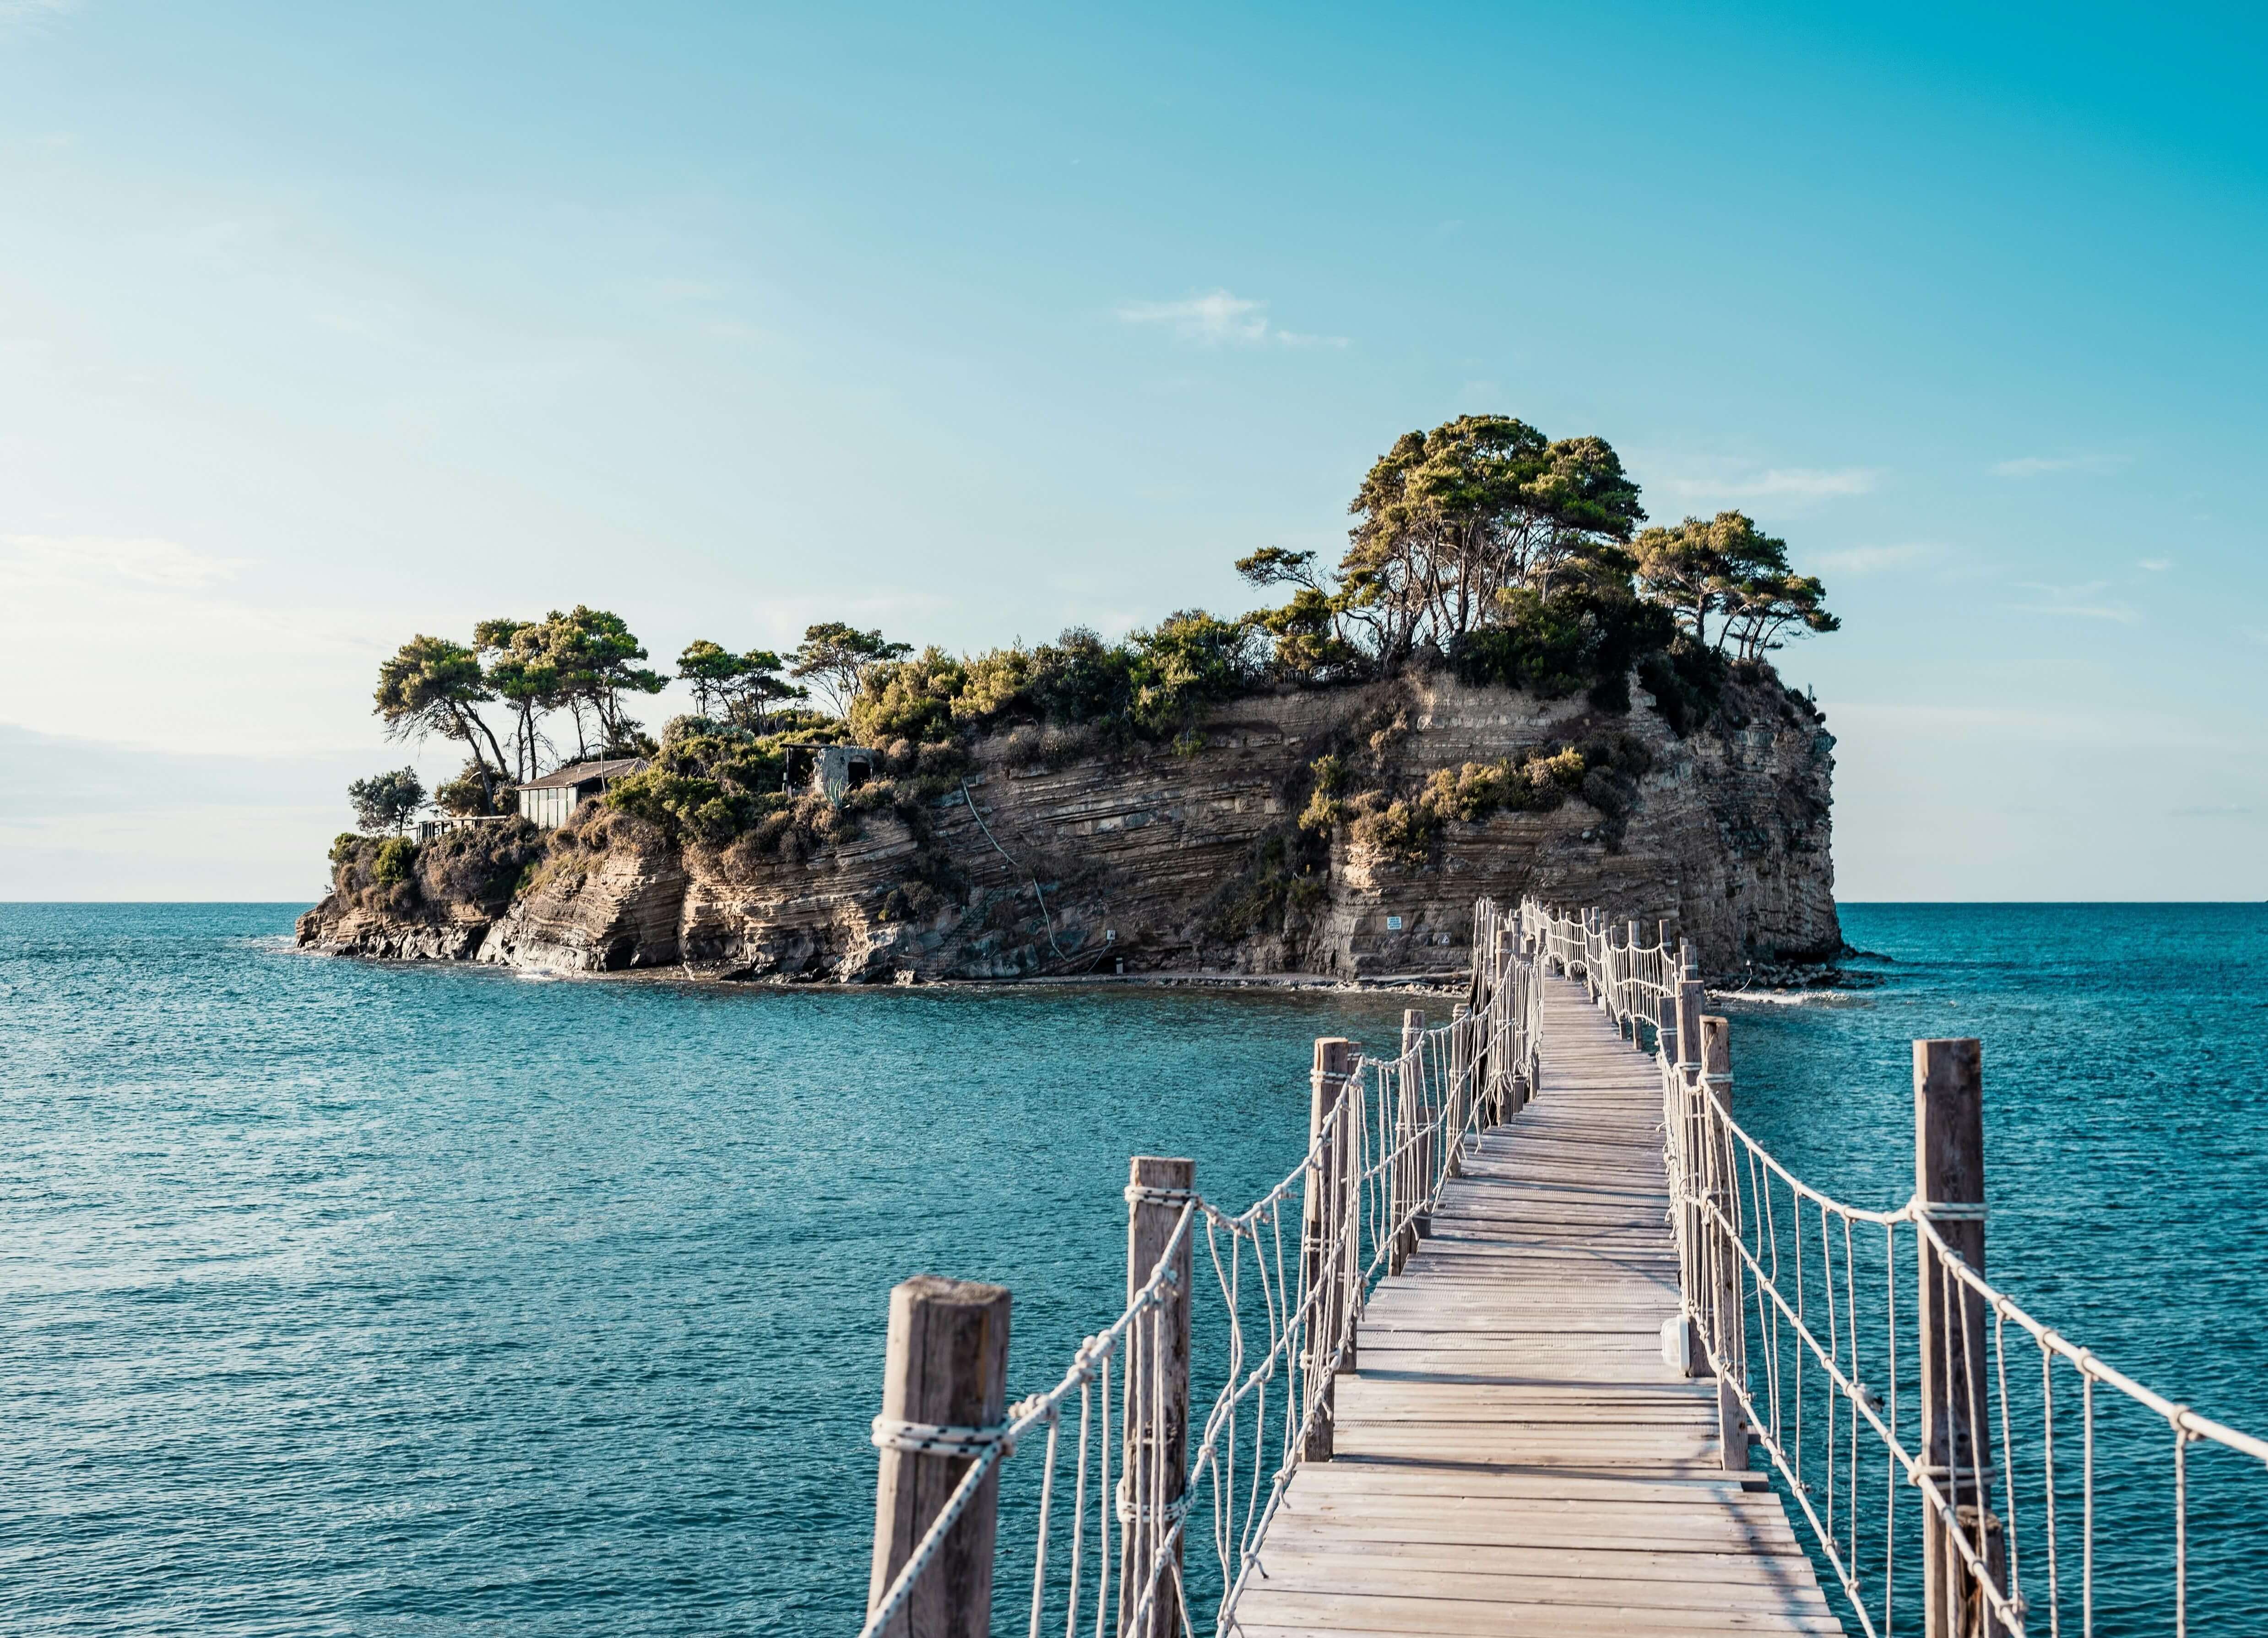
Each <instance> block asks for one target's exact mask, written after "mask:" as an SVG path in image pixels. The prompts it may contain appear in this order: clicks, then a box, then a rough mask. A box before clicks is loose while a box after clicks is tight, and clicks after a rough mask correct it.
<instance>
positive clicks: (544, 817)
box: [519, 756, 646, 830]
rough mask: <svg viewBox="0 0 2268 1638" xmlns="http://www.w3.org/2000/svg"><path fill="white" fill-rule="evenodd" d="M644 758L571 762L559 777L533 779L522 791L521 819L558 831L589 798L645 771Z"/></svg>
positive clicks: (629, 757)
mask: <svg viewBox="0 0 2268 1638" xmlns="http://www.w3.org/2000/svg"><path fill="white" fill-rule="evenodd" d="M645 765H646V764H645V759H644V757H642V756H618V757H614V758H612V759H610V760H607V761H603V762H570V763H569V764H568V765H567V766H566V767H564V768H561V769H559V770H558V771H557V772H556V773H551V774H546V775H544V776H543V777H542V778H541V779H531V780H529V781H528V782H527V783H526V784H524V785H522V786H521V787H520V788H519V816H520V818H522V819H526V820H527V822H528V823H529V824H531V825H534V826H539V827H541V829H544V830H556V829H557V828H558V827H559V826H562V825H564V824H565V823H566V822H567V821H568V820H569V819H572V818H574V817H575V810H576V808H577V807H578V806H579V805H580V804H582V802H583V800H584V799H585V797H595V796H597V795H598V794H599V793H600V791H602V790H606V789H607V788H608V786H609V785H612V784H613V783H614V782H615V781H616V780H618V779H627V778H629V777H630V775H632V774H635V773H637V771H638V770H639V769H641V768H644V767H645Z"/></svg>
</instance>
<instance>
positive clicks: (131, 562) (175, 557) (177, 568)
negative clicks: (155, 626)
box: [0, 534, 244, 591]
mask: <svg viewBox="0 0 2268 1638" xmlns="http://www.w3.org/2000/svg"><path fill="white" fill-rule="evenodd" d="M243 566H244V560H243V559H241V558H234V557H213V556H210V555H207V554H205V553H203V552H198V551H193V550H191V549H190V548H189V547H186V546H183V545H182V544H180V542H179V541H178V540H159V539H157V538H156V537H154V536H151V537H146V538H134V537H125V536H118V535H94V534H72V535H51V534H6V535H0V585H8V584H14V585H17V586H19V587H21V586H25V585H33V584H37V585H54V584H58V583H60V582H64V581H77V580H83V579H90V578H95V577H100V578H105V579H109V580H113V581H126V582H129V583H130V584H136V585H144V586H155V587H159V588H163V589H165V590H168V591H180V590H188V589H190V588H193V587H197V586H208V585H212V584H216V583H217V582H219V581H223V580H228V579H232V578H233V577H234V576H235V574H236V571H237V570H238V569H240V568H242V567H243Z"/></svg>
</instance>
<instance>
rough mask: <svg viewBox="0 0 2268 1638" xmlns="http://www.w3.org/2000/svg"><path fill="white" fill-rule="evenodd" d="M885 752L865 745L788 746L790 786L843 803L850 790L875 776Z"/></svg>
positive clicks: (789, 788) (813, 795)
mask: <svg viewBox="0 0 2268 1638" xmlns="http://www.w3.org/2000/svg"><path fill="white" fill-rule="evenodd" d="M881 765H882V753H880V751H877V750H874V749H873V748H872V747H871V746H862V745H812V746H802V745H792V746H788V747H787V778H786V785H787V789H788V790H790V791H791V792H799V793H801V794H802V795H804V796H808V797H826V798H827V800H828V803H829V804H831V805H836V806H840V805H841V804H842V801H843V797H844V796H845V795H847V794H848V793H849V792H851V791H853V790H858V787H859V786H861V785H863V784H865V782H867V781H868V780H870V779H872V778H873V776H874V770H875V769H876V768H880V767H881Z"/></svg>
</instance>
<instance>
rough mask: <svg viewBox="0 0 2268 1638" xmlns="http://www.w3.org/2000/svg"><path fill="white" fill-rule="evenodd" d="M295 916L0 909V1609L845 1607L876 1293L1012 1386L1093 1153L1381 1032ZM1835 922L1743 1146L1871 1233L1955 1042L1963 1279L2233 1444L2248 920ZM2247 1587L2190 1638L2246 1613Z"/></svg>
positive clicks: (594, 1626) (1115, 1265) (1746, 1109)
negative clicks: (2171, 1399)
mask: <svg viewBox="0 0 2268 1638" xmlns="http://www.w3.org/2000/svg"><path fill="white" fill-rule="evenodd" d="M293 908H295V907H273V906H253V907H210V906H195V907H85V906H71V907H31V906H6V907H0V1396H4V1401H0V1402H4V1403H5V1404H6V1405H7V1407H9V1412H10V1429H9V1436H8V1437H7V1438H6V1439H5V1440H0V1496H4V1497H5V1498H6V1500H5V1502H4V1504H0V1627H5V1628H7V1629H11V1630H25V1631H41V1632H48V1631H55V1632H62V1631H86V1632H105V1633H111V1632H120V1633H156V1632H169V1633H170V1632H180V1631H183V1630H188V1629H195V1630H199V1631H205V1632H214V1633H224V1634H255V1633H258V1634H286V1633H290V1634H303V1633H410V1632H415V1633H456V1632H467V1631H471V1630H474V1629H476V1628H478V1629H482V1630H498V1631H511V1632H514V1633H523V1632H560V1633H565V1632H574V1633H578V1634H615V1633H694V1632H727V1631H730V1632H755V1633H778V1634H787V1633H814V1634H820V1633H828V1632H840V1633H848V1632H851V1631H853V1630H855V1628H856V1626H857V1622H858V1613H859V1611H860V1608H861V1606H862V1604H863V1599H864V1595H865V1571H866V1554H867V1550H868V1545H869V1540H870V1535H871V1530H872V1522H873V1511H872V1509H873V1470H874V1455H873V1450H872V1447H871V1446H870V1445H868V1444H867V1443H866V1439H865V1424H866V1421H867V1420H868V1418H870V1417H871V1416H872V1415H873V1412H874V1409H875V1402H876V1398H877V1394H878V1392H879V1385H880V1363H881V1351H882V1338H883V1318H884V1311H885V1302H886V1297H887V1291H888V1289H889V1287H890V1285H891V1284H892V1283H893V1282H895V1281H896V1280H897V1279H899V1278H902V1276H904V1275H905V1274H909V1273H913V1272H916V1271H918V1270H924V1269H929V1270H935V1271H938V1272H941V1273H948V1274H962V1275H968V1276H974V1277H983V1278H988V1279H994V1280H998V1281H999V1282H1003V1283H1005V1284H1006V1285H1008V1286H1010V1287H1011V1288H1012V1289H1013V1290H1014V1292H1015V1318H1014V1341H1013V1349H1012V1364H1011V1391H1012V1392H1019V1393H1020V1392H1028V1391H1029V1390H1030V1389H1031V1388H1033V1387H1034V1386H1036V1385H1039V1384H1040V1383H1041V1382H1042V1381H1043V1380H1047V1379H1051V1378H1052V1377H1053V1376H1054V1375H1055V1374H1056V1373H1057V1371H1058V1370H1060V1368H1061V1364H1062V1363H1063V1362H1064V1359H1065V1358H1066V1357H1067V1356H1068V1355H1069V1353H1070V1350H1071V1348H1073V1347H1074V1346H1076V1344H1077V1341H1078V1340H1079V1337H1080V1336H1081V1335H1083V1334H1084V1333H1086V1332H1089V1331H1092V1330H1094V1328H1095V1327H1096V1326H1097V1325H1098V1324H1100V1323H1101V1321H1102V1320H1104V1319H1106V1318H1108V1317H1109V1315H1110V1314H1112V1313H1113V1312H1115V1311H1116V1307H1117V1305H1118V1301H1119V1298H1120V1296H1121V1293H1122V1289H1123V1283H1122V1282H1123V1267H1122V1260H1123V1243H1124V1242H1123V1237H1124V1209H1125V1208H1124V1204H1123V1201H1122V1199H1121V1198H1120V1194H1119V1191H1120V1188H1121V1186H1123V1182H1124V1180H1125V1161H1126V1157H1127V1156H1128V1155H1129V1154H1130V1153H1132V1152H1137V1151H1149V1152H1162V1153H1173V1154H1189V1155H1194V1156H1196V1157H1198V1162H1199V1183H1200V1186H1202V1187H1203V1188H1204V1190H1205V1191H1206V1193H1207V1194H1211V1195H1212V1196H1214V1197H1216V1198H1219V1199H1223V1200H1226V1201H1241V1200H1243V1199H1244V1198H1247V1197H1248V1196H1249V1195H1251V1194H1255V1193H1256V1192H1257V1191H1258V1190H1259V1189H1260V1188H1262V1187H1263V1186H1265V1185H1266V1184H1267V1183H1268V1182H1270V1181H1272V1180H1273V1179H1274V1178H1275V1177H1276V1176H1278V1174H1280V1173H1281V1172H1283V1171H1284V1170H1285V1169H1286V1168H1287V1167H1288V1166H1289V1165H1290V1164H1292V1162H1293V1161H1294V1160H1295V1159H1296V1157H1297V1155H1298V1153H1299V1151H1300V1148H1301V1146H1302V1143H1303V1142H1304V1138H1305V1125H1306V1101H1307V1091H1306V1084H1305V1080H1306V1077H1305V1068H1306V1063H1307V1055H1308V1046H1307V1043H1308V1042H1309V1040H1310V1039H1311V1038H1312V1037H1314V1036H1315V1035H1317V1034H1321V1033H1334V1032H1336V1033H1346V1034H1351V1035H1355V1036H1359V1037H1367V1038H1368V1039H1373V1040H1379V1039H1388V1038H1389V1037H1390V1035H1391V1033H1392V1032H1393V1031H1394V1029H1395V1025H1396V1024H1397V1022H1398V1017H1399V1010H1400V1008H1401V1007H1402V1006H1403V1005H1404V1004H1406V1003H1405V1001H1404V1000H1403V998H1401V997H1376V996H1370V997H1357V996H1344V995H1320V996H1319V995H1251V994H1225V993H1219V992H1199V991H1189V990H1166V991H1159V990H1137V991H1109V990H1094V991H1061V990H1042V989H1030V988H1027V989H1010V988H1003V989H987V990H950V991H949V990H935V989H923V990H914V991H906V990H877V991H855V992H833V991H815V990H799V991H784V992H783V991H762V990H748V989H733V988H720V987H715V986H702V985H693V984H686V983H677V982H671V981H658V980H632V981H624V980H606V981H556V982H543V981H530V980H528V979H527V978H525V977H518V976H515V975H512V974H510V973H498V972H494V971H475V970H466V969H456V968H446V967H390V966H370V965H364V964H358V963H354V962H349V961H342V960H335V959H320V958H314V957H309V956H305V955H301V954H299V953H298V952H295V951H292V950H291V948H290V947H289V943H288V933H289V929H290V925H291V914H292V910H293ZM1845 921H1846V928H1847V930H1848V932H1849V935H1850V937H1851V938H1852V941H1853V942H1854V943H1856V944H1860V945H1862V946H1865V947H1867V948H1868V949H1872V950H1876V951H1882V952H1884V953H1886V954H1888V955H1889V956H1891V957H1894V958H1895V959H1894V960H1893V961H1891V962H1889V963H1887V964H1883V965H1882V966H1881V968H1880V971H1881V973H1882V975H1883V977H1884V980H1885V981H1884V982H1883V984H1882V986H1881V988H1874V989H1867V990H1862V991H1854V992H1852V993H1850V994H1847V995H1842V996H1839V997H1829V998H1825V999H1815V1000H1811V1001H1808V1002H1806V1003H1802V1004H1799V1005H1775V1004H1749V1003H1732V1004H1731V1007H1730V1010H1731V1011H1732V1012H1733V1014H1734V1017H1735V1020H1736V1021H1735V1024H1734V1040H1735V1047H1734V1052H1735V1060H1736V1069H1737V1071H1738V1075H1739V1083H1738V1096H1739V1098H1740V1100H1741V1108H1742V1112H1743V1115H1744V1118H1745V1119H1747V1120H1749V1123H1750V1124H1751V1125H1752V1127H1753V1128H1755V1129H1756V1131H1757V1132H1758V1135H1760V1136H1763V1137H1764V1138H1765V1139H1766V1141H1768V1142H1771V1143H1772V1145H1773V1146H1774V1147H1775V1149H1777V1150H1779V1151H1780V1152H1782V1153H1783V1154H1785V1155H1786V1157H1788V1158H1789V1159H1790V1160H1791V1162H1792V1163H1793V1164H1795V1165H1796V1166H1797V1167H1798V1169H1799V1170H1801V1171H1804V1172H1806V1173H1807V1174H1808V1175H1813V1176H1815V1177H1816V1178H1817V1179H1819V1180H1820V1181H1822V1182H1823V1183H1824V1184H1826V1185H1828V1186H1832V1187H1836V1188H1838V1189H1840V1190H1842V1191H1844V1192H1845V1193H1846V1194H1850V1195H1851V1196H1852V1197H1854V1198H1856V1199H1858V1200H1859V1201H1863V1202H1865V1203H1870V1204H1888V1203H1894V1202H1895V1201H1898V1200H1902V1199H1903V1198H1904V1195H1905V1194H1907V1193H1910V1192H1911V1153H1912V1149H1911V1070H1910V1069H1909V1067H1908V1066H1909V1060H1908V1048H1907V1047H1906V1042H1907V1040H1908V1039H1910V1038H1911V1037H1912V1036H1915V1035H1922V1034H1979V1035H1982V1036H1983V1037H1984V1038H1985V1063H1986V1077H1987V1108H1988V1113H1987V1120H1988V1137H1987V1142H1988V1167H1989V1172H1990V1178H1991V1191H1992V1209H1993V1216H1992V1224H1991V1244H1992V1267H1993V1270H1994V1272H1995V1274H1996V1276H1997V1277H1999V1279H2001V1280H2002V1281H2003V1282H2004V1283H2006V1284H2007V1286H2008V1287H2009V1289H2011V1290H2012V1291H2014V1293H2015V1294H2016V1295H2017V1296H2019V1297H2020V1298H2021V1299H2022V1300H2024V1301H2026V1302H2028V1303H2029V1304H2032V1305H2033V1306H2034V1307H2035V1308H2036V1309H2037V1310H2038V1311H2041V1312H2042V1313H2043V1315H2045V1316H2046V1317H2047V1318H2050V1319H2051V1321H2052V1322H2053V1323H2056V1324H2058V1325H2059V1326H2062V1327H2063V1328H2064V1329H2066V1331H2068V1332H2071V1333H2073V1334H2074V1335H2077V1336H2079V1337H2080V1338H2082V1339H2083V1340H2086V1341H2089V1342H2091V1343H2093V1344H2094V1345H2095V1346H2096V1347H2097V1348H2100V1349H2101V1350H2102V1352H2103V1353H2104V1354H2106V1355H2108V1356H2110V1358H2111V1359H2112V1360H2113V1361H2114V1362H2115V1363H2120V1364H2122V1365H2124V1367H2125V1368H2127V1369H2129V1370H2132V1371H2134V1372H2135V1373H2136V1374H2138V1375H2140V1376H2142V1377H2145V1378H2147V1379H2151V1380H2154V1381H2160V1382H2162V1383H2165V1384H2167V1385H2169V1388H2170V1390H2171V1391H2174V1392H2177V1393H2178V1394H2180V1395H2183V1396H2185V1397H2187V1398H2188V1399H2191V1402H2193V1403H2195V1404H2196V1405H2197V1406H2198V1407H2199V1408H2200V1409H2202V1410H2205V1411H2206V1412H2208V1413H2210V1414H2216V1415H2220V1416H2222V1417H2223V1418H2225V1419H2227V1420H2228V1421H2234V1422H2236V1423H2238V1424H2239V1425H2242V1426H2248V1427H2251V1428H2254V1429H2260V1428H2263V1427H2268V1345H2264V1342H2263V1340H2262V1339H2263V1326H2264V1321H2263V1319H2262V1318H2261V1313H2262V1310H2263V1307H2264V1304H2268V1232H2264V1230H2268V1113H2264V1109H2263V1105H2262V1098H2261V1093H2262V1089H2263V1086H2264V1083H2268V1073H2264V1070H2268V1043H2264V1030H2268V917H2264V915H2263V914H2262V913H2261V911H2260V910H2259V909H2258V908H2257V907H2204V908H2199V907H2181V908H2174V909H2162V910H2161V909H2138V908H2130V907H2049V908H2042V907H2017V908H2014V909H2003V908H1983V907H1927V908H1918V907H1902V908H1893V907H1863V906H1861V907H1846V912H1845ZM1428 1004H1430V1005H1432V1007H1433V1008H1434V1009H1435V1010H1439V1007H1440V1003H1428ZM2235 1495H2238V1496H2240V1497H2250V1502H2249V1503H2246V1502H2242V1501H2241V1500H2240V1501H2239V1502H2236V1503H2234V1504H2228V1503H2224V1504H2222V1505H2223V1512H2222V1514H2221V1515H2220V1517H2215V1518H2214V1519H2213V1520H2212V1521H2210V1522H2211V1523H2212V1524H2213V1525H2214V1526H2215V1527H2216V1528H2217V1529H2219V1530H2220V1533H2221V1534H2222V1535H2224V1536H2225V1535H2227V1534H2228V1532H2229V1530H2230V1529H2231V1528H2233V1529H2234V1530H2235V1531H2236V1532H2237V1534H2238V1537H2239V1541H2240V1546H2249V1542H2248V1541H2247V1539H2246V1538H2247V1535H2248V1532H2249V1536H2250V1538H2256V1539H2257V1538H2259V1537H2262V1536H2264V1535H2268V1509H2262V1508H2261V1506H2260V1502H2261V1500H2262V1498H2263V1497H2268V1483H2256V1484H2254V1485H2253V1486H2252V1487H2250V1489H2249V1490H2242V1491H2238V1492H2235ZM2228 1505H2235V1506H2236V1507H2238V1509H2239V1511H2238V1512H2237V1513H2236V1514H2235V1516H2233V1517H2231V1516H2229V1515H2228V1511H2227V1507H2228ZM2248 1505H2249V1506H2250V1509H2251V1510H2250V1511H2249V1512H2248V1511H2244V1510H2242V1509H2244V1508H2245V1507H2246V1506H2248ZM2130 1545H2131V1546H2132V1552H2133V1553H2134V1554H2140V1555H2147V1554H2160V1544H2159V1543H2157V1542H2155V1541H2154V1540H2144V1539H2140V1538H2139V1537H2138V1538H2137V1539H2135V1540H2134V1541H2133V1542H2132V1543H2131V1544H2130ZM2160 1556H2163V1555H2162V1554H2160ZM2264 1558H2268V1553H2262V1552H2259V1551H2243V1552H2237V1553H2235V1554H2231V1553H2229V1552H2227V1551H2221V1552H2220V1553H2219V1554H2218V1556H2216V1557H2214V1558H2213V1560H2212V1563H2211V1567H2212V1568H2213V1575H2214V1577H2215V1580H2216V1583H2217V1585H2218V1587H2219V1590H2218V1591H2216V1592H2215V1593H2214V1594H2213V1597H2214V1598H2217V1599H2218V1600H2220V1602H2218V1603H2217V1604H2216V1605H2213V1610H2214V1611H2215V1612H2216V1616H2217V1619H2216V1620H2214V1621H2213V1622H2208V1623H2207V1624H2205V1625H2204V1626H2202V1627H2200V1626H2198V1625H2196V1624H2194V1623H2193V1626H2192V1630H2202V1631H2222V1632H2235V1631H2268V1618H2263V1617H2262V1615H2261V1612H2262V1611H2263V1609H2264V1608H2268V1596H2264V1591H2263V1589H2264V1585H2268V1568H2264V1567H2263V1565H2262V1564H2261V1563H2260V1562H2259V1561H2260V1560H2262V1559H2264ZM2114 1629H2115V1628H2114V1627H2113V1626H2111V1625H2106V1626H2105V1627H2103V1630H2104V1631H2105V1632H2109V1631H2111V1630H2114ZM2139 1629H2140V1628H2136V1630H2139ZM2074 1630H2075V1628H2074Z"/></svg>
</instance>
